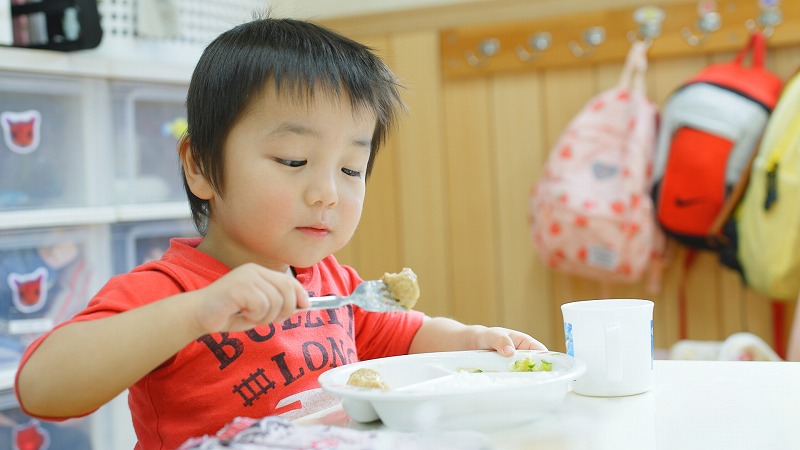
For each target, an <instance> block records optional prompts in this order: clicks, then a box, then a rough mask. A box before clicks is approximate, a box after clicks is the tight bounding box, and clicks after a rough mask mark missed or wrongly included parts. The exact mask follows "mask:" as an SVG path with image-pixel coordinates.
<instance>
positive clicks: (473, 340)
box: [408, 317, 547, 356]
mask: <svg viewBox="0 0 800 450" xmlns="http://www.w3.org/2000/svg"><path fill="white" fill-rule="evenodd" d="M515 349H519V350H547V347H545V346H544V345H542V343H541V342H539V341H537V340H536V339H534V338H532V337H531V336H529V335H527V334H525V333H522V332H519V331H515V330H510V329H507V328H500V327H485V326H482V325H464V324H463V323H461V322H458V321H455V320H452V319H447V318H444V317H434V318H427V319H426V320H425V322H423V324H422V327H421V328H420V329H419V331H417V334H416V335H415V336H414V339H413V340H412V341H411V347H410V348H409V351H408V352H409V353H425V352H442V351H455V350H496V351H497V352H499V353H500V354H502V355H504V356H511V355H513V354H514V350H515Z"/></svg>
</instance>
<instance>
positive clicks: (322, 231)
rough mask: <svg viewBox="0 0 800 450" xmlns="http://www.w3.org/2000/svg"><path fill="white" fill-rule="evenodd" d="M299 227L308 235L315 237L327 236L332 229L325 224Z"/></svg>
mask: <svg viewBox="0 0 800 450" xmlns="http://www.w3.org/2000/svg"><path fill="white" fill-rule="evenodd" d="M297 229H298V230H299V231H301V232H303V233H305V234H307V235H310V236H314V237H325V236H327V235H329V234H330V230H328V228H327V227H324V226H312V227H297Z"/></svg>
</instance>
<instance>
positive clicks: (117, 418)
mask: <svg viewBox="0 0 800 450" xmlns="http://www.w3.org/2000/svg"><path fill="white" fill-rule="evenodd" d="M178 61H181V62H179V63H175V64H170V63H164V62H144V61H142V60H141V58H139V59H127V60H126V59H123V58H122V57H121V56H120V55H119V54H114V53H113V52H109V50H108V49H97V50H96V51H92V50H89V51H82V52H75V53H60V52H54V51H47V50H29V49H21V48H7V47H0V75H2V74H5V75H10V76H11V77H12V78H13V77H19V78H21V79H26V78H28V77H30V78H32V79H33V78H37V77H53V78H54V79H56V78H58V79H70V80H77V81H87V80H88V82H89V83H91V84H92V86H93V88H92V89H97V92H92V93H91V95H93V96H95V98H94V100H93V101H95V104H93V105H91V106H90V111H89V116H88V117H85V118H84V119H85V120H88V121H90V123H85V124H84V125H85V127H84V128H85V130H86V132H87V133H91V144H89V146H88V148H85V149H83V151H84V152H85V153H84V154H83V155H82V156H81V157H82V158H83V160H84V161H85V162H86V164H88V165H89V166H91V169H90V170H88V171H87V173H85V174H82V175H81V176H82V177H83V178H85V179H81V180H80V181H81V182H83V183H86V188H85V190H86V191H87V192H86V197H85V199H84V200H85V201H83V202H78V203H79V204H75V205H59V204H57V202H56V203H55V204H52V205H47V206H42V207H24V208H13V207H11V208H9V207H6V208H4V207H2V206H0V239H2V237H3V236H8V235H15V234H17V233H20V232H25V230H36V232H40V231H41V230H48V229H52V230H56V229H64V228H69V229H84V228H85V229H86V230H91V231H90V235H91V239H92V240H93V241H94V244H96V245H94V247H96V248H94V249H93V252H94V253H93V258H94V260H93V263H94V265H95V266H96V269H97V271H96V272H97V273H96V274H95V282H94V284H93V286H92V289H95V290H96V289H97V288H99V287H100V286H101V285H102V282H104V281H105V280H106V279H107V278H108V277H109V276H111V275H112V274H113V273H114V272H115V270H114V264H113V262H114V261H115V258H120V255H115V254H114V244H113V242H112V231H111V230H112V228H113V227H115V226H116V225H121V224H136V223H139V222H142V223H144V222H151V223H152V222H154V221H155V222H157V221H166V222H168V221H176V222H180V223H181V224H186V223H189V222H190V221H189V218H190V212H189V207H188V203H187V202H186V201H185V200H178V199H176V198H174V195H173V197H172V198H169V199H165V201H163V202H152V201H151V202H147V203H135V202H129V201H122V202H121V201H119V199H115V196H114V191H115V182H116V179H117V175H116V172H117V170H116V168H115V160H116V158H118V157H119V155H115V153H116V151H117V149H118V145H119V144H118V143H117V142H116V140H115V139H114V136H115V135H116V133H119V131H120V130H118V129H115V128H116V127H118V126H120V125H119V123H118V122H117V123H115V120H114V118H113V117H114V114H113V104H112V101H113V99H112V96H111V95H110V94H111V86H112V85H113V84H114V83H133V84H137V83H140V84H142V85H144V86H147V85H150V84H152V85H158V86H162V87H163V86H165V85H166V86H175V87H176V88H185V87H186V86H188V82H189V79H190V76H191V71H192V69H193V63H191V64H190V63H186V62H185V59H178ZM2 83H3V79H2V77H0V95H2V94H1V92H2V91H5V90H6V89H8V88H9V87H10V86H9V85H8V84H7V85H6V86H3V84H2ZM4 108H5V106H4V105H3V104H2V103H0V111H2V110H3V109H4ZM0 147H2V148H0V150H2V151H3V152H9V150H8V149H7V148H5V147H4V146H3V145H2V142H0ZM175 176H176V177H178V176H179V175H178V174H177V173H176V174H175ZM44 178H46V177H44ZM31 181H35V182H38V183H45V184H46V183H48V182H49V181H50V180H48V179H39V180H31ZM116 190H119V186H117V187H116ZM166 229H170V228H169V227H167V228H166ZM97 230H99V232H96V231H97ZM0 282H2V283H6V280H0ZM87 300H88V299H87ZM15 372H16V368H15V367H14V366H13V365H12V366H9V365H6V366H0V406H3V407H5V408H7V407H13V406H14V405H15V404H16V400H15V398H14V396H13V381H14V374H15ZM89 429H90V435H91V439H92V442H93V445H94V447H95V448H98V449H100V448H132V446H133V443H134V442H135V435H134V434H133V431H132V427H131V425H130V414H129V412H128V409H127V404H126V395H124V394H123V395H120V396H119V397H118V398H117V399H115V400H114V401H112V402H111V403H109V404H108V405H106V406H104V407H102V408H101V409H100V410H99V411H98V412H96V413H95V414H93V415H91V416H90V424H89Z"/></svg>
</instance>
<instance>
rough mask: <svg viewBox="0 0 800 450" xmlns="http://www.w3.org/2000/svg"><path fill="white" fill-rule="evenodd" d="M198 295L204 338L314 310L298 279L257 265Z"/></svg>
mask: <svg viewBox="0 0 800 450" xmlns="http://www.w3.org/2000/svg"><path fill="white" fill-rule="evenodd" d="M194 292H195V294H196V297H195V298H193V299H192V300H191V301H196V302H197V303H196V307H195V308H194V314H195V321H196V323H197V327H198V331H199V332H200V334H201V335H202V334H207V333H217V332H223V331H244V330H249V329H251V328H253V327H255V326H256V325H263V324H268V323H271V322H274V321H276V320H283V319H286V318H287V317H289V316H290V315H291V314H293V313H294V312H295V311H296V310H297V308H305V307H308V306H310V303H309V300H308V294H307V293H306V291H305V289H303V286H302V285H301V284H300V282H299V281H297V280H296V279H295V278H294V277H292V276H291V275H289V274H287V273H282V272H277V271H274V270H270V269H267V268H266V267H263V266H260V265H258V264H253V263H250V264H244V265H241V266H239V267H237V268H235V269H233V270H232V271H231V272H230V273H228V274H227V275H225V276H223V277H222V278H220V279H219V280H217V281H215V282H214V283H212V284H210V285H209V286H207V287H205V288H203V289H199V290H197V291H194Z"/></svg>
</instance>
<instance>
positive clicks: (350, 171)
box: [342, 167, 361, 178]
mask: <svg viewBox="0 0 800 450" xmlns="http://www.w3.org/2000/svg"><path fill="white" fill-rule="evenodd" d="M342 172H344V174H345V175H349V176H351V177H359V178H361V172H359V171H357V170H353V169H348V168H347V167H342Z"/></svg>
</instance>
